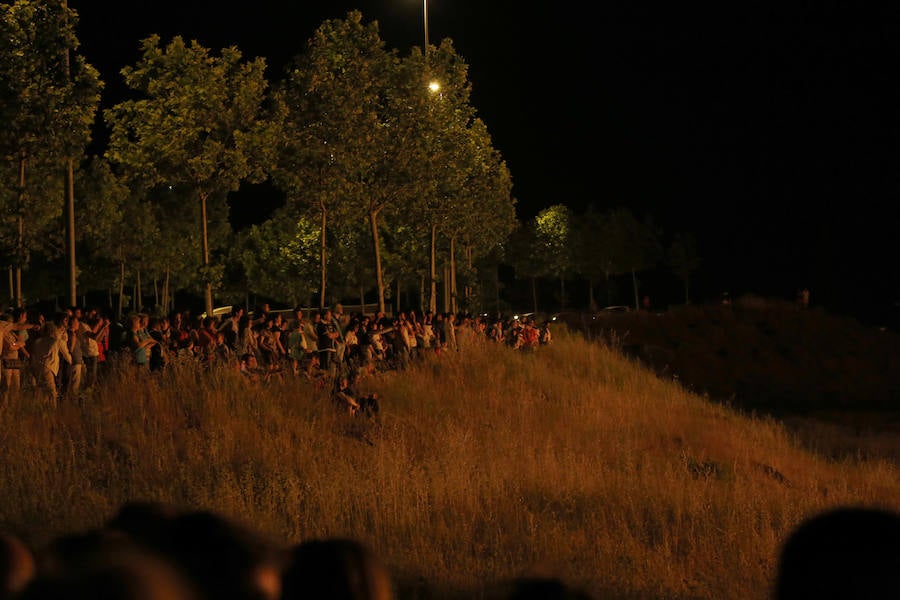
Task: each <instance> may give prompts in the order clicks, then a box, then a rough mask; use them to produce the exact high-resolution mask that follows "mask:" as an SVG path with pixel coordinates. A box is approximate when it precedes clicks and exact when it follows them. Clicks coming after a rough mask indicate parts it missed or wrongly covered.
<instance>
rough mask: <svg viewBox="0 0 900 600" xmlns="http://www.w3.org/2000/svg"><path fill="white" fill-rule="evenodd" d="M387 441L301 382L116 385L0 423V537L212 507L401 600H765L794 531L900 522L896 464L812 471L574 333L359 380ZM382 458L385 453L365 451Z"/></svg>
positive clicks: (761, 422)
mask: <svg viewBox="0 0 900 600" xmlns="http://www.w3.org/2000/svg"><path fill="white" fill-rule="evenodd" d="M364 383H365V386H364V387H365V388H367V390H372V391H377V392H378V393H379V395H380V397H381V398H382V414H381V417H380V419H379V423H377V424H374V423H368V424H365V423H362V422H358V421H357V422H348V421H347V420H345V419H343V418H341V417H338V416H336V415H335V414H334V412H333V410H332V407H331V405H330V403H329V402H328V401H327V398H326V397H325V396H324V394H323V392H321V391H316V390H315V389H312V388H310V386H308V385H306V384H303V383H298V382H296V381H289V382H286V383H284V384H275V383H270V384H267V385H264V386H259V385H256V386H253V385H249V384H247V383H246V382H243V381H241V380H240V378H239V377H238V375H237V374H236V373H232V372H217V373H201V374H197V373H194V372H193V371H191V370H189V369H181V370H178V371H176V372H174V373H172V374H171V376H169V377H166V378H165V379H146V380H142V381H134V378H133V377H131V376H129V375H128V374H127V373H117V374H115V375H114V376H113V377H111V378H110V379H109V381H108V383H107V385H106V386H105V387H103V388H102V389H101V390H98V391H97V393H96V394H95V395H93V396H90V397H88V398H85V400H84V402H83V404H82V406H73V405H64V406H63V407H61V408H60V409H59V410H57V411H56V412H51V411H49V410H46V409H44V408H42V407H37V406H34V404H33V402H32V401H31V400H29V399H27V398H23V399H22V400H20V401H19V402H18V403H16V404H13V405H11V406H8V407H7V409H6V410H5V411H4V412H3V413H2V414H0V447H2V448H3V454H2V459H0V460H2V466H3V468H2V470H0V489H2V490H3V501H2V502H0V529H3V530H7V531H10V532H13V533H15V534H18V535H20V536H22V537H23V538H24V539H26V540H27V541H28V542H29V543H31V544H32V545H34V546H36V547H40V546H41V545H43V544H45V543H46V542H47V541H49V540H50V539H51V538H53V537H55V536H57V535H59V534H61V533H67V532H71V531H75V530H81V529H86V528H89V527H94V526H98V525H100V524H102V523H103V522H104V521H105V520H106V519H108V518H109V517H110V516H112V514H114V513H115V511H116V510H117V509H118V507H119V506H120V505H121V504H122V503H124V502H126V501H129V500H159V501H165V502H170V503H173V504H176V505H178V506H181V507H184V508H208V509H212V510H216V511H218V512H220V513H222V514H225V515H228V516H231V517H233V518H236V519H239V520H241V521H242V522H245V523H249V524H252V525H254V526H255V527H257V528H258V529H260V530H261V531H263V532H265V533H266V534H268V535H269V536H271V537H272V538H273V539H275V540H277V541H279V542H283V543H293V542H296V541H299V540H302V539H306V538H310V537H323V536H336V535H351V536H354V537H356V538H359V539H362V540H364V541H365V542H367V543H369V544H370V545H371V546H372V547H374V548H375V549H376V551H377V552H378V553H379V554H380V555H381V556H382V557H383V558H384V559H385V561H386V562H387V563H388V564H389V565H390V566H391V567H392V569H393V572H394V574H395V576H396V578H397V580H398V581H399V582H400V589H401V595H402V596H404V597H417V596H421V595H424V594H425V593H426V592H427V593H429V594H430V597H488V596H491V595H492V593H493V592H494V591H496V590H497V589H498V588H497V586H498V584H499V583H501V582H504V581H508V580H509V579H511V578H513V577H517V576H522V575H546V576H558V577H561V578H563V579H564V580H565V581H566V582H568V583H570V584H572V585H575V586H578V587H582V588H584V589H585V590H587V591H589V592H591V593H592V594H593V595H594V596H595V597H604V598H676V599H678V598H684V599H687V598H715V599H729V598H734V599H741V600H745V599H753V598H766V597H767V595H768V592H769V588H770V585H771V582H772V578H773V576H774V569H775V564H776V560H777V554H778V549H779V547H780V544H781V543H782V542H783V540H784V539H785V536H786V535H788V533H789V532H790V531H791V529H792V528H793V527H794V526H796V525H797V524H798V523H799V522H800V521H801V520H802V519H804V518H806V517H809V516H811V515H813V514H816V513H818V512H820V511H822V510H825V509H827V508H831V507H836V506H844V505H861V506H872V507H890V508H893V509H900V500H898V499H900V477H898V469H897V466H896V465H894V464H893V463H891V462H890V461H885V460H876V459H865V458H862V457H859V458H854V459H852V460H851V459H841V460H835V459H833V458H829V457H827V456H823V455H819V454H815V453H812V452H811V451H809V450H807V449H805V447H804V446H803V445H801V443H800V441H799V440H796V439H794V436H793V435H792V434H790V433H788V431H787V430H786V428H785V427H784V426H783V425H782V424H781V423H780V422H778V421H775V420H773V419H769V418H749V417H746V416H742V415H741V414H738V413H736V412H734V411H731V410H730V409H728V408H727V407H723V406H721V405H717V404H714V403H711V402H708V401H706V400H704V399H703V398H700V397H698V396H696V395H693V394H690V393H688V392H686V391H685V390H683V389H682V388H680V387H679V386H678V385H677V384H673V383H671V382H667V381H664V380H662V379H660V378H657V377H656V376H655V375H653V373H652V372H650V371H649V370H647V369H644V368H643V367H641V366H639V365H637V364H634V363H633V362H631V361H629V360H627V359H624V358H622V357H621V356H620V355H619V354H618V353H616V352H614V351H612V350H610V349H608V348H607V347H605V346H603V345H599V344H591V343H587V342H585V341H583V340H581V339H580V338H579V337H577V336H569V335H565V332H562V331H560V332H559V333H558V334H557V336H556V341H555V342H554V344H553V345H552V346H551V347H549V348H542V349H541V350H540V351H539V352H536V353H517V352H513V351H508V350H506V349H501V348H498V347H496V346H492V345H479V344H474V345H470V346H469V347H467V348H464V350H463V352H461V353H459V354H448V355H445V356H442V357H441V358H440V359H439V360H431V361H428V362H427V363H426V364H424V365H422V366H421V367H417V368H415V369H412V370H409V371H406V372H403V373H390V374H383V375H379V376H377V377H375V378H372V379H369V380H366V381H365V382H364ZM369 442H371V443H369Z"/></svg>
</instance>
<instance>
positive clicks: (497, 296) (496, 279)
mask: <svg viewBox="0 0 900 600" xmlns="http://www.w3.org/2000/svg"><path fill="white" fill-rule="evenodd" d="M494 301H495V306H496V307H497V316H498V317H499V316H500V263H497V266H496V268H495V269H494Z"/></svg>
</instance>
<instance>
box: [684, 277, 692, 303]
mask: <svg viewBox="0 0 900 600" xmlns="http://www.w3.org/2000/svg"><path fill="white" fill-rule="evenodd" d="M689 284H690V278H688V277H687V276H685V278H684V303H685V304H690V303H691V295H690V293H689V291H690V290H689Z"/></svg>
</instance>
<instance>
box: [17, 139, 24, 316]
mask: <svg viewBox="0 0 900 600" xmlns="http://www.w3.org/2000/svg"><path fill="white" fill-rule="evenodd" d="M17 208H18V211H17V214H16V306H17V307H18V308H22V306H24V304H25V301H24V298H23V296H22V267H23V264H22V263H24V262H25V156H24V155H22V156H20V157H19V206H18V207H17Z"/></svg>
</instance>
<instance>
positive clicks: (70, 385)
mask: <svg viewBox="0 0 900 600" xmlns="http://www.w3.org/2000/svg"><path fill="white" fill-rule="evenodd" d="M84 338H85V334H84V329H82V327H81V319H79V318H78V316H77V315H76V314H74V313H73V314H72V316H70V317H69V328H68V331H67V337H66V344H67V346H68V349H69V356H71V357H72V360H71V361H70V362H69V366H68V367H67V368H68V371H69V376H68V378H67V382H66V396H67V397H69V398H74V397H75V396H77V395H78V392H79V390H81V384H82V382H83V381H84V372H85V366H84V352H83V349H84V344H85V339H84Z"/></svg>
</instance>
